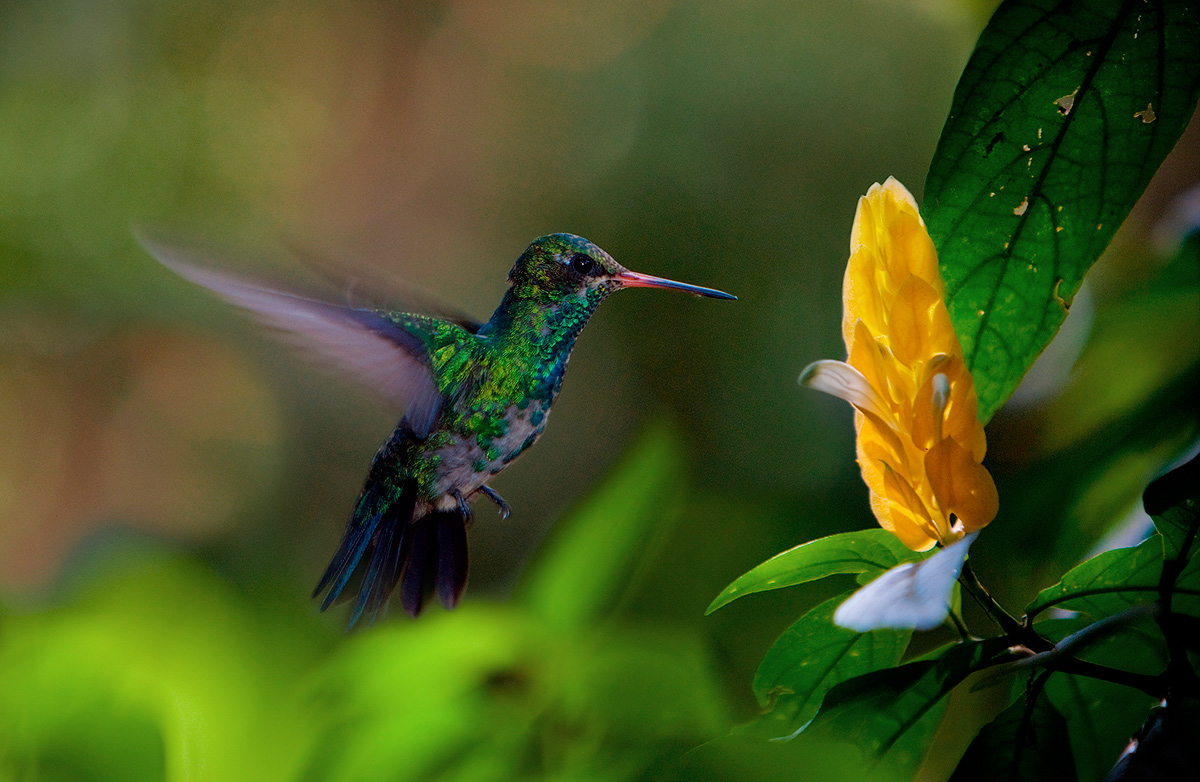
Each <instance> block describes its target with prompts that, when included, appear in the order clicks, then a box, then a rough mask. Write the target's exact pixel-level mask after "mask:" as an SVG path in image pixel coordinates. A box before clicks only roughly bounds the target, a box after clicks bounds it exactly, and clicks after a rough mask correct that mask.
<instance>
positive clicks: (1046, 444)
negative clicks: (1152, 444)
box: [1040, 232, 1200, 450]
mask: <svg viewBox="0 0 1200 782" xmlns="http://www.w3.org/2000/svg"><path fill="white" fill-rule="evenodd" d="M1114 260H1118V259H1114ZM1119 260H1120V261H1121V262H1123V263H1125V264H1130V265H1136V266H1138V267H1141V268H1152V269H1155V271H1156V274H1155V276H1154V278H1153V279H1151V280H1150V281H1149V282H1148V283H1147V284H1146V285H1144V286H1141V287H1138V288H1136V289H1134V290H1130V291H1127V292H1125V293H1123V294H1122V295H1121V296H1120V297H1119V298H1118V299H1117V300H1115V301H1111V302H1106V303H1105V305H1104V306H1103V307H1101V308H1100V309H1099V311H1098V312H1097V314H1096V319H1095V324H1094V328H1093V330H1092V333H1091V335H1090V337H1089V338H1088V343H1087V345H1086V347H1085V348H1084V351H1083V353H1082V355H1081V356H1080V357H1079V360H1078V362H1076V364H1075V366H1074V367H1070V368H1069V369H1070V382H1069V383H1068V385H1067V387H1066V388H1065V389H1064V390H1063V392H1062V394H1061V395H1059V396H1058V397H1057V398H1056V399H1054V400H1052V401H1051V402H1050V406H1049V409H1048V410H1047V413H1046V415H1047V418H1048V419H1049V420H1052V421H1054V426H1052V427H1046V431H1045V432H1043V433H1042V434H1041V435H1040V440H1041V446H1042V447H1043V448H1047V449H1051V450H1054V449H1061V448H1066V447H1068V446H1071V445H1074V444H1076V443H1079V442H1080V441H1081V440H1084V438H1087V437H1089V436H1099V437H1101V438H1107V439H1108V440H1109V444H1110V447H1111V445H1112V442H1111V440H1112V435H1113V432H1112V431H1111V428H1112V427H1113V425H1114V424H1115V423H1117V422H1119V421H1120V420H1121V418H1122V417H1125V416H1129V415H1131V414H1136V413H1137V412H1138V410H1139V408H1141V409H1142V410H1145V409H1146V408H1149V409H1150V410H1151V411H1152V412H1153V414H1154V415H1158V416H1165V415H1166V414H1167V412H1168V411H1167V410H1165V409H1163V408H1164V407H1165V405H1163V404H1162V403H1161V402H1158V400H1155V399H1154V397H1155V396H1156V395H1161V394H1162V393H1163V391H1164V389H1166V388H1168V387H1170V386H1171V385H1173V384H1176V383H1178V382H1179V381H1180V380H1181V379H1182V378H1185V377H1186V376H1187V375H1188V373H1189V372H1192V373H1193V374H1194V372H1195V367H1196V364H1197V363H1198V362H1200V232H1196V233H1193V234H1191V235H1190V236H1189V237H1187V238H1186V239H1185V240H1184V241H1183V242H1182V244H1181V245H1180V248H1179V251H1178V252H1177V253H1176V254H1175V256H1174V257H1173V258H1171V259H1169V261H1168V259H1166V258H1159V257H1157V256H1156V255H1155V254H1153V253H1152V252H1151V248H1150V247H1148V246H1145V245H1144V244H1139V245H1138V246H1137V249H1136V250H1133V251H1132V253H1131V257H1129V258H1128V259H1125V258H1119ZM1164 262H1166V265H1165V266H1163V265H1162V264H1163V263H1164ZM1167 420H1170V419H1169V418H1168V419H1167ZM1143 428H1145V427H1143ZM1181 435H1183V436H1184V437H1185V439H1190V438H1187V437H1186V433H1184V432H1181ZM1160 439H1161V438H1160ZM1135 450H1144V449H1135Z"/></svg>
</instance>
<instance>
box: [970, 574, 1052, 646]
mask: <svg viewBox="0 0 1200 782" xmlns="http://www.w3.org/2000/svg"><path fill="white" fill-rule="evenodd" d="M958 580H959V582H960V583H961V584H962V585H963V587H964V588H966V590H967V591H968V592H970V593H971V597H973V598H975V602H977V603H979V605H980V606H981V607H982V608H983V610H984V611H986V612H987V614H988V616H990V617H991V618H992V621H994V622H995V623H996V624H997V625H999V627H1000V629H1001V630H1003V631H1004V632H1005V633H1006V634H1007V635H1010V636H1013V638H1014V640H1019V641H1021V642H1022V643H1025V644H1026V645H1028V646H1029V647H1030V648H1031V649H1033V650H1034V651H1043V649H1044V648H1045V647H1046V646H1047V644H1046V642H1045V640H1044V639H1042V638H1041V636H1039V635H1037V633H1034V632H1032V630H1031V629H1030V628H1028V627H1026V626H1025V625H1023V624H1021V623H1020V622H1019V621H1017V620H1016V618H1014V617H1013V615H1012V614H1010V613H1008V612H1007V611H1005V610H1004V608H1003V607H1002V606H1001V605H1000V604H999V603H997V602H996V599H995V598H994V597H992V596H991V595H990V594H989V593H988V591H987V590H986V589H985V588H984V586H983V584H981V583H979V577H978V576H976V575H975V571H974V570H972V569H971V561H970V560H967V561H966V562H963V566H962V573H961V575H959V577H958ZM1035 639H1036V640H1035ZM1031 640H1033V644H1029V641H1031ZM1039 642H1040V643H1039Z"/></svg>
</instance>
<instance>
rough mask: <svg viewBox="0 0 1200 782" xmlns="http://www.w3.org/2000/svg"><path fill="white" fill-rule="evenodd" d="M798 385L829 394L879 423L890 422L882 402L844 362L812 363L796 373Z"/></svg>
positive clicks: (828, 360) (869, 385) (827, 360)
mask: <svg viewBox="0 0 1200 782" xmlns="http://www.w3.org/2000/svg"><path fill="white" fill-rule="evenodd" d="M800 385H802V386H808V387H809V388H814V389H816V390H817V391H824V392H825V393H827V394H832V395H834V396H836V397H837V398H838V399H845V400H846V401H847V402H849V403H850V404H852V405H854V406H855V407H857V408H858V409H859V410H862V411H863V412H864V413H873V414H874V415H875V416H877V417H878V418H879V419H880V420H882V421H890V420H891V419H892V416H891V414H889V413H888V412H887V406H886V405H885V404H884V402H883V399H882V398H881V397H880V396H879V394H878V393H877V392H876V391H875V389H874V388H872V387H871V384H870V383H868V382H867V379H866V378H865V377H863V374H862V372H859V371H858V370H857V369H855V368H854V367H852V366H850V365H849V364H847V363H846V362H845V361H833V360H831V359H824V360H822V361H814V362H812V363H811V364H809V365H808V366H806V367H805V368H804V371H803V372H801V373H800Z"/></svg>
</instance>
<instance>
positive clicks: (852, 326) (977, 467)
mask: <svg viewBox="0 0 1200 782" xmlns="http://www.w3.org/2000/svg"><path fill="white" fill-rule="evenodd" d="M842 302H843V306H844V308H845V314H844V317H843V319H842V337H843V338H844V340H845V342H846V353H847V359H846V361H845V362H841V361H817V362H815V363H813V364H810V365H809V366H808V367H807V368H805V370H804V372H803V374H801V376H800V382H801V383H802V384H804V385H807V386H810V387H812V388H816V389H818V390H820V391H825V392H827V393H831V394H834V395H835V396H838V397H841V398H842V399H845V400H846V401H848V402H850V404H852V405H854V407H855V414H854V425H855V429H856V430H857V432H858V438H857V451H858V464H859V467H860V468H861V469H862V476H863V480H864V481H865V482H866V484H867V487H868V488H869V489H870V491H871V509H872V510H873V511H874V512H875V518H877V519H878V520H879V524H880V526H882V527H883V528H884V529H888V530H891V531H892V532H893V533H895V534H896V536H897V537H898V538H900V540H901V541H902V542H903V543H904V544H905V545H906V546H908V547H909V548H911V549H914V550H917V551H924V550H926V549H928V548H930V547H931V546H933V545H934V544H936V543H941V544H942V545H949V544H951V543H953V542H955V541H957V540H959V539H961V538H962V537H963V535H965V534H967V533H969V532H974V531H975V530H978V529H980V528H982V527H984V526H985V525H987V523H988V522H990V521H991V520H992V519H993V518H995V516H996V511H997V509H998V505H999V498H998V496H997V494H996V484H995V483H993V482H992V477H991V475H989V474H988V471H987V470H986V469H985V468H984V467H983V466H982V465H981V464H980V462H982V461H983V455H984V452H985V451H986V449H987V441H986V440H985V438H984V434H983V425H982V424H980V423H979V416H978V403H977V401H976V397H975V387H974V385H973V384H972V382H971V374H970V372H968V371H967V368H966V365H965V364H964V363H963V356H962V347H961V346H960V345H959V343H958V337H957V336H955V334H954V328H953V327H952V326H951V324H950V314H949V312H948V311H947V310H946V302H945V290H944V287H943V284H942V278H941V274H940V273H939V271H938V262H937V253H936V251H935V250H934V248H933V242H932V240H930V238H929V232H928V231H926V229H925V223H924V222H923V221H922V220H921V216H920V214H919V213H918V211H917V203H916V201H915V200H913V197H912V194H911V193H909V192H908V190H906V189H905V187H904V185H902V184H900V183H899V182H897V181H896V180H895V179H892V178H889V179H888V180H887V182H885V183H883V184H882V185H878V184H876V185H873V186H872V187H871V189H870V190H868V191H867V195H866V196H865V197H863V198H860V199H859V201H858V211H857V212H856V213H855V215H854V227H853V229H852V230H851V233H850V263H849V264H848V265H847V267H846V278H845V282H844V286H843V291H842Z"/></svg>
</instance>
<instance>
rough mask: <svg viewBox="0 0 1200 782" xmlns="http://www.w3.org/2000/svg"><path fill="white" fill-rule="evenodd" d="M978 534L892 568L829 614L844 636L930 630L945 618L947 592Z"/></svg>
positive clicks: (948, 602)
mask: <svg viewBox="0 0 1200 782" xmlns="http://www.w3.org/2000/svg"><path fill="white" fill-rule="evenodd" d="M978 535H979V533H978V532H973V533H971V534H970V535H967V536H966V537H964V538H963V539H962V540H960V541H958V542H957V543H954V544H952V545H950V546H947V547H946V548H944V549H942V550H941V551H939V552H938V553H936V554H934V555H933V556H932V557H930V558H929V559H926V560H922V561H921V562H916V563H913V562H906V563H905V564H903V565H897V566H896V567H894V568H892V569H891V570H889V571H887V572H886V573H884V574H883V575H882V576H880V577H879V578H877V579H875V580H874V581H872V582H871V583H869V584H867V585H866V586H865V587H863V588H862V589H860V590H858V591H857V592H855V593H854V594H853V595H850V597H849V598H847V599H846V602H844V603H842V604H841V605H840V606H838V609H837V611H835V612H834V614H833V623H834V624H835V625H837V626H839V627H845V628H846V629H847V630H857V631H858V632H860V633H865V632H867V631H869V630H881V629H884V628H888V629H892V630H932V629H933V628H935V627H937V626H938V625H940V624H941V623H942V622H944V621H946V616H947V615H948V614H949V613H950V592H951V590H952V589H953V588H954V582H955V581H956V580H957V579H958V574H959V573H960V572H961V571H962V566H963V562H964V561H966V559H967V550H968V549H969V548H970V547H971V544H972V543H973V542H975V538H976V537H978Z"/></svg>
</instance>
